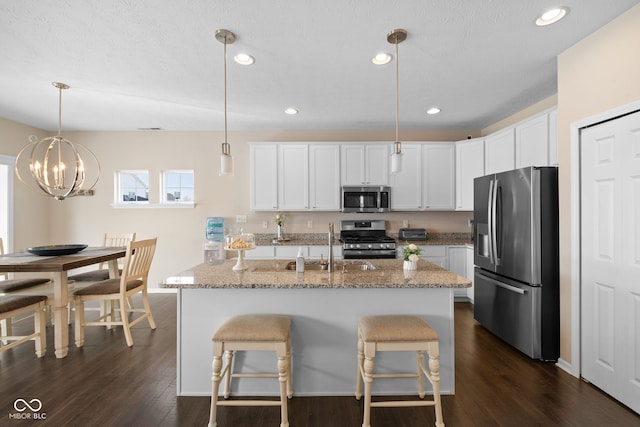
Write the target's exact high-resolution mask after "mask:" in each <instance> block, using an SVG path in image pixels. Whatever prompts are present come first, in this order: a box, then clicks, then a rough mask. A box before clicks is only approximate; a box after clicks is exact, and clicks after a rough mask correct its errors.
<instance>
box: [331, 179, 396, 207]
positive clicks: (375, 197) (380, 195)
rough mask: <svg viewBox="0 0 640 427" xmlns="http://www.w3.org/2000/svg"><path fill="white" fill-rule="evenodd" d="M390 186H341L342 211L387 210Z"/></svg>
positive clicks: (389, 203)
mask: <svg viewBox="0 0 640 427" xmlns="http://www.w3.org/2000/svg"><path fill="white" fill-rule="evenodd" d="M390 208H391V187H388V186H385V185H376V186H373V185H365V186H343V187H342V212H363V213H365V212H389V210H390Z"/></svg>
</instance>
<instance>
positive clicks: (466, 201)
mask: <svg viewBox="0 0 640 427" xmlns="http://www.w3.org/2000/svg"><path fill="white" fill-rule="evenodd" d="M484 175H485V173H484V140H483V139H481V138H477V139H468V140H464V141H459V142H456V210H460V211H472V210H473V180H474V179H475V178H478V177H481V176H484Z"/></svg>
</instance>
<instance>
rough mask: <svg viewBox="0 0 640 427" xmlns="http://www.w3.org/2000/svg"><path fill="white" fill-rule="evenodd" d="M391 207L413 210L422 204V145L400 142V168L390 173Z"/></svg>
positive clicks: (398, 209) (397, 209) (393, 208)
mask: <svg viewBox="0 0 640 427" xmlns="http://www.w3.org/2000/svg"><path fill="white" fill-rule="evenodd" d="M389 181H390V183H391V209H392V210H396V211H414V210H418V209H420V207H421V206H422V145H421V144H407V143H404V144H402V169H401V170H400V172H398V173H392V174H391V176H390V178H389Z"/></svg>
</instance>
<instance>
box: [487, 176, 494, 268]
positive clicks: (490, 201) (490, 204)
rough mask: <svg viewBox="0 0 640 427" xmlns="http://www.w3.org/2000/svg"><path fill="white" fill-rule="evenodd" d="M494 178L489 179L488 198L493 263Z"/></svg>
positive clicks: (490, 255) (490, 259)
mask: <svg viewBox="0 0 640 427" xmlns="http://www.w3.org/2000/svg"><path fill="white" fill-rule="evenodd" d="M492 213H493V179H492V180H491V181H489V197H488V200H487V223H488V224H487V225H488V229H489V262H490V263H491V264H492V265H493V264H494V259H493V235H494V231H493V214H492Z"/></svg>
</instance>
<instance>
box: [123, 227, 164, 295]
mask: <svg viewBox="0 0 640 427" xmlns="http://www.w3.org/2000/svg"><path fill="white" fill-rule="evenodd" d="M157 240H158V239H157V238H156V237H154V238H153V239H148V240H139V241H131V242H129V244H128V245H127V253H126V255H125V257H124V266H123V268H122V275H121V276H120V291H121V292H125V290H126V288H127V283H128V282H130V281H132V280H142V281H143V282H144V285H145V286H146V284H147V283H146V282H147V278H148V276H149V270H150V269H151V261H152V260H153V255H154V253H155V251H156V242H157Z"/></svg>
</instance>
